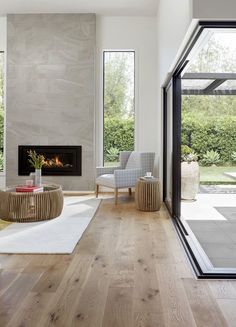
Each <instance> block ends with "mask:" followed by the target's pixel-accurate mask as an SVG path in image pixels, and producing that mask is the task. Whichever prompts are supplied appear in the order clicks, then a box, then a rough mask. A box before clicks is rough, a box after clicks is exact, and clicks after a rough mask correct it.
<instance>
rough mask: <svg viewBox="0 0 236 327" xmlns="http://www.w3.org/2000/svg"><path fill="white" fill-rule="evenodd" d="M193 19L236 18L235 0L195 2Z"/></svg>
mask: <svg viewBox="0 0 236 327" xmlns="http://www.w3.org/2000/svg"><path fill="white" fill-rule="evenodd" d="M193 17H194V18H197V19H215V20H217V19H220V20H223V19H232V20H235V18H236V2H235V0H225V1H222V0H193Z"/></svg>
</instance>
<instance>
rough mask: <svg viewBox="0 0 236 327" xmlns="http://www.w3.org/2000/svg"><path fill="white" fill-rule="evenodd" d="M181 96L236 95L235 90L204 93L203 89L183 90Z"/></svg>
mask: <svg viewBox="0 0 236 327" xmlns="http://www.w3.org/2000/svg"><path fill="white" fill-rule="evenodd" d="M182 95H236V90H213V91H208V92H206V91H205V90H204V89H202V90H199V89H198V90H196V89H183V90H182Z"/></svg>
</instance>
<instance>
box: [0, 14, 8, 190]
mask: <svg viewBox="0 0 236 327" xmlns="http://www.w3.org/2000/svg"><path fill="white" fill-rule="evenodd" d="M6 38H7V19H6V17H3V16H0V51H4V52H6V48H7V40H6ZM2 187H5V173H0V188H2Z"/></svg>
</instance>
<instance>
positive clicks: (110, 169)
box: [96, 167, 120, 177]
mask: <svg viewBox="0 0 236 327" xmlns="http://www.w3.org/2000/svg"><path fill="white" fill-rule="evenodd" d="M115 169H120V167H97V168H96V177H99V176H101V175H104V174H114V170H115Z"/></svg>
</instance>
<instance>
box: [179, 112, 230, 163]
mask: <svg viewBox="0 0 236 327" xmlns="http://www.w3.org/2000/svg"><path fill="white" fill-rule="evenodd" d="M182 144H184V145H188V146H189V147H191V148H192V149H193V150H194V151H195V152H196V153H197V154H198V156H199V159H200V160H201V159H202V158H203V155H204V154H205V153H206V152H207V151H211V150H214V151H217V152H218V153H219V155H220V160H221V164H224V163H226V162H230V161H231V155H232V153H233V151H236V117H235V116H225V117H216V118H214V119H206V120H201V121H200V120H197V119H196V117H195V118H194V117H191V116H190V115H184V116H183V120H182Z"/></svg>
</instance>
